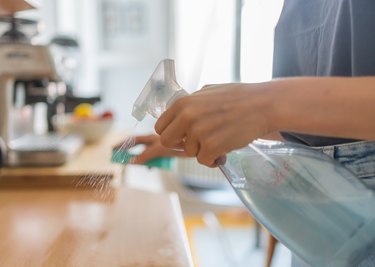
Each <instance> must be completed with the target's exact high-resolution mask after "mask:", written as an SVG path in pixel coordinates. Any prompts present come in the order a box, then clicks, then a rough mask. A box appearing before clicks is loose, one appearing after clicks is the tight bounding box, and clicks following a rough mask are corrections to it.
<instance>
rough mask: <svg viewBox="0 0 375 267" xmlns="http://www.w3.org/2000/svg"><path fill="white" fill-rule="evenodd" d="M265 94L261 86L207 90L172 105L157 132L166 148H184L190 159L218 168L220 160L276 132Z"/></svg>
mask: <svg viewBox="0 0 375 267" xmlns="http://www.w3.org/2000/svg"><path fill="white" fill-rule="evenodd" d="M265 92H267V90H265V89H264V88H262V86H261V84H251V85H250V84H224V85H210V86H205V87H204V88H203V89H202V90H200V91H198V92H196V93H194V94H192V95H190V96H186V97H183V98H180V99H178V100H177V101H176V102H175V103H174V104H172V106H171V107H170V108H169V109H168V110H167V111H166V112H164V113H163V114H162V115H161V116H160V118H159V119H158V121H157V123H156V125H155V130H156V132H157V133H158V134H160V136H161V143H162V144H163V145H164V146H166V147H169V148H175V147H181V145H182V146H183V147H184V150H185V152H186V154H187V155H188V156H195V157H197V160H198V161H199V162H200V163H201V164H204V165H207V166H210V167H215V166H216V163H215V160H216V159H218V158H219V157H220V156H222V155H225V154H226V153H228V152H230V151H231V150H233V149H237V148H241V147H243V146H245V145H247V144H248V143H250V142H251V141H253V140H254V139H256V138H258V137H261V136H264V135H266V134H268V133H270V132H272V129H270V128H269V126H268V125H267V122H268V121H269V119H268V118H267V116H268V113H267V111H268V110H269V108H270V107H269V106H268V103H269V101H268V98H267V97H266V94H265Z"/></svg>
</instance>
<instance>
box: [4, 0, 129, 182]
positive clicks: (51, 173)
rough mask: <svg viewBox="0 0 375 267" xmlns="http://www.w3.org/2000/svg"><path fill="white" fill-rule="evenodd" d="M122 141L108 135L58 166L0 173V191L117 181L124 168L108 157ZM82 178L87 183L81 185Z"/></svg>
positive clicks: (118, 136)
mask: <svg viewBox="0 0 375 267" xmlns="http://www.w3.org/2000/svg"><path fill="white" fill-rule="evenodd" d="M0 1H1V0H0ZM125 137H126V133H122V132H113V133H110V134H108V135H106V136H104V137H103V138H102V139H101V140H99V141H98V142H95V143H92V144H88V145H85V146H84V147H83V148H82V149H81V151H80V152H79V153H78V154H77V155H76V156H75V157H74V158H72V159H71V160H70V161H69V162H68V163H66V164H65V165H62V166H57V167H28V168H24V167H21V168H3V169H0V188H5V187H41V186H47V187H54V186H56V187H58V188H61V187H62V186H64V187H71V186H74V187H76V186H77V185H85V184H86V185H89V186H90V184H89V183H90V182H91V177H94V178H95V179H96V180H98V179H103V180H106V179H113V178H117V179H119V178H121V177H122V176H123V174H124V166H123V165H121V164H115V163H111V153H112V147H113V146H114V145H115V144H116V143H117V142H119V141H120V140H122V139H124V138H125ZM84 178H85V179H86V182H87V183H83V182H84V181H85V180H84ZM78 181H79V182H78Z"/></svg>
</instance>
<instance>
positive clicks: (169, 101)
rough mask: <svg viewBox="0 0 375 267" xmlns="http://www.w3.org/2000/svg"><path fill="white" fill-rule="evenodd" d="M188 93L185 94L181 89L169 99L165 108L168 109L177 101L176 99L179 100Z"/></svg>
mask: <svg viewBox="0 0 375 267" xmlns="http://www.w3.org/2000/svg"><path fill="white" fill-rule="evenodd" d="M188 95H189V93H188V92H186V91H185V90H184V89H181V90H178V91H176V92H175V93H174V94H173V95H172V96H171V98H170V99H169V100H168V102H167V105H166V108H167V109H168V108H169V107H170V106H171V105H172V104H173V103H174V102H176V101H177V99H179V98H181V97H184V96H188Z"/></svg>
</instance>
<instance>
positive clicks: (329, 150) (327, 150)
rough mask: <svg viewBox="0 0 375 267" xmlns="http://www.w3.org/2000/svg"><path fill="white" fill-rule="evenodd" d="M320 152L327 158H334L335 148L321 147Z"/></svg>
mask: <svg viewBox="0 0 375 267" xmlns="http://www.w3.org/2000/svg"><path fill="white" fill-rule="evenodd" d="M322 152H323V153H324V154H326V155H327V156H329V157H331V158H334V156H335V147H334V146H326V147H323V150H322Z"/></svg>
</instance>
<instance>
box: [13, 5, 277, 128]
mask: <svg viewBox="0 0 375 267" xmlns="http://www.w3.org/2000/svg"><path fill="white" fill-rule="evenodd" d="M34 2H35V1H34ZM38 2H39V4H40V8H39V9H37V10H30V11H24V12H20V13H18V14H17V17H21V18H31V19H36V20H38V21H39V30H40V33H39V34H38V36H36V37H35V38H34V42H37V43H38V42H39V43H48V42H51V40H53V39H54V38H56V37H61V36H63V37H69V38H71V39H74V40H76V42H77V49H76V50H75V51H74V55H73V56H74V57H76V58H78V62H79V63H78V66H77V68H76V70H75V71H74V73H75V74H78V75H75V78H74V84H73V85H72V90H73V91H74V95H76V96H82V97H94V96H100V97H101V100H102V101H101V105H102V106H104V108H110V109H111V110H112V111H113V112H114V114H115V127H116V128H119V129H133V128H134V125H135V120H134V119H133V118H132V117H131V115H130V113H131V108H132V104H133V102H134V101H135V98H136V97H137V96H138V94H139V92H140V91H141V89H142V88H143V86H144V85H145V83H146V82H147V80H148V78H149V77H150V75H151V73H152V71H153V70H154V68H155V67H156V65H157V63H158V62H159V61H160V60H161V59H163V58H167V57H168V58H173V59H175V61H176V74H177V80H178V82H179V83H180V84H181V86H183V87H184V88H185V89H186V90H188V91H190V92H193V91H195V90H198V89H199V88H201V87H202V86H203V85H205V84H209V83H225V82H232V81H238V80H241V81H244V82H259V81H264V80H268V79H270V77H271V64H272V49H273V47H272V41H273V28H274V26H275V23H276V21H277V18H278V16H279V13H280V10H281V6H282V0H246V1H238V0H232V1H228V0H206V1H199V0H189V1H187V0H40V1H38ZM241 2H242V3H241ZM71 50H72V49H71ZM153 123H154V120H153V119H152V118H148V119H147V120H146V121H145V122H142V123H141V124H140V125H138V126H137V127H136V130H135V131H136V132H138V133H144V132H150V131H152V128H153Z"/></svg>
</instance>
